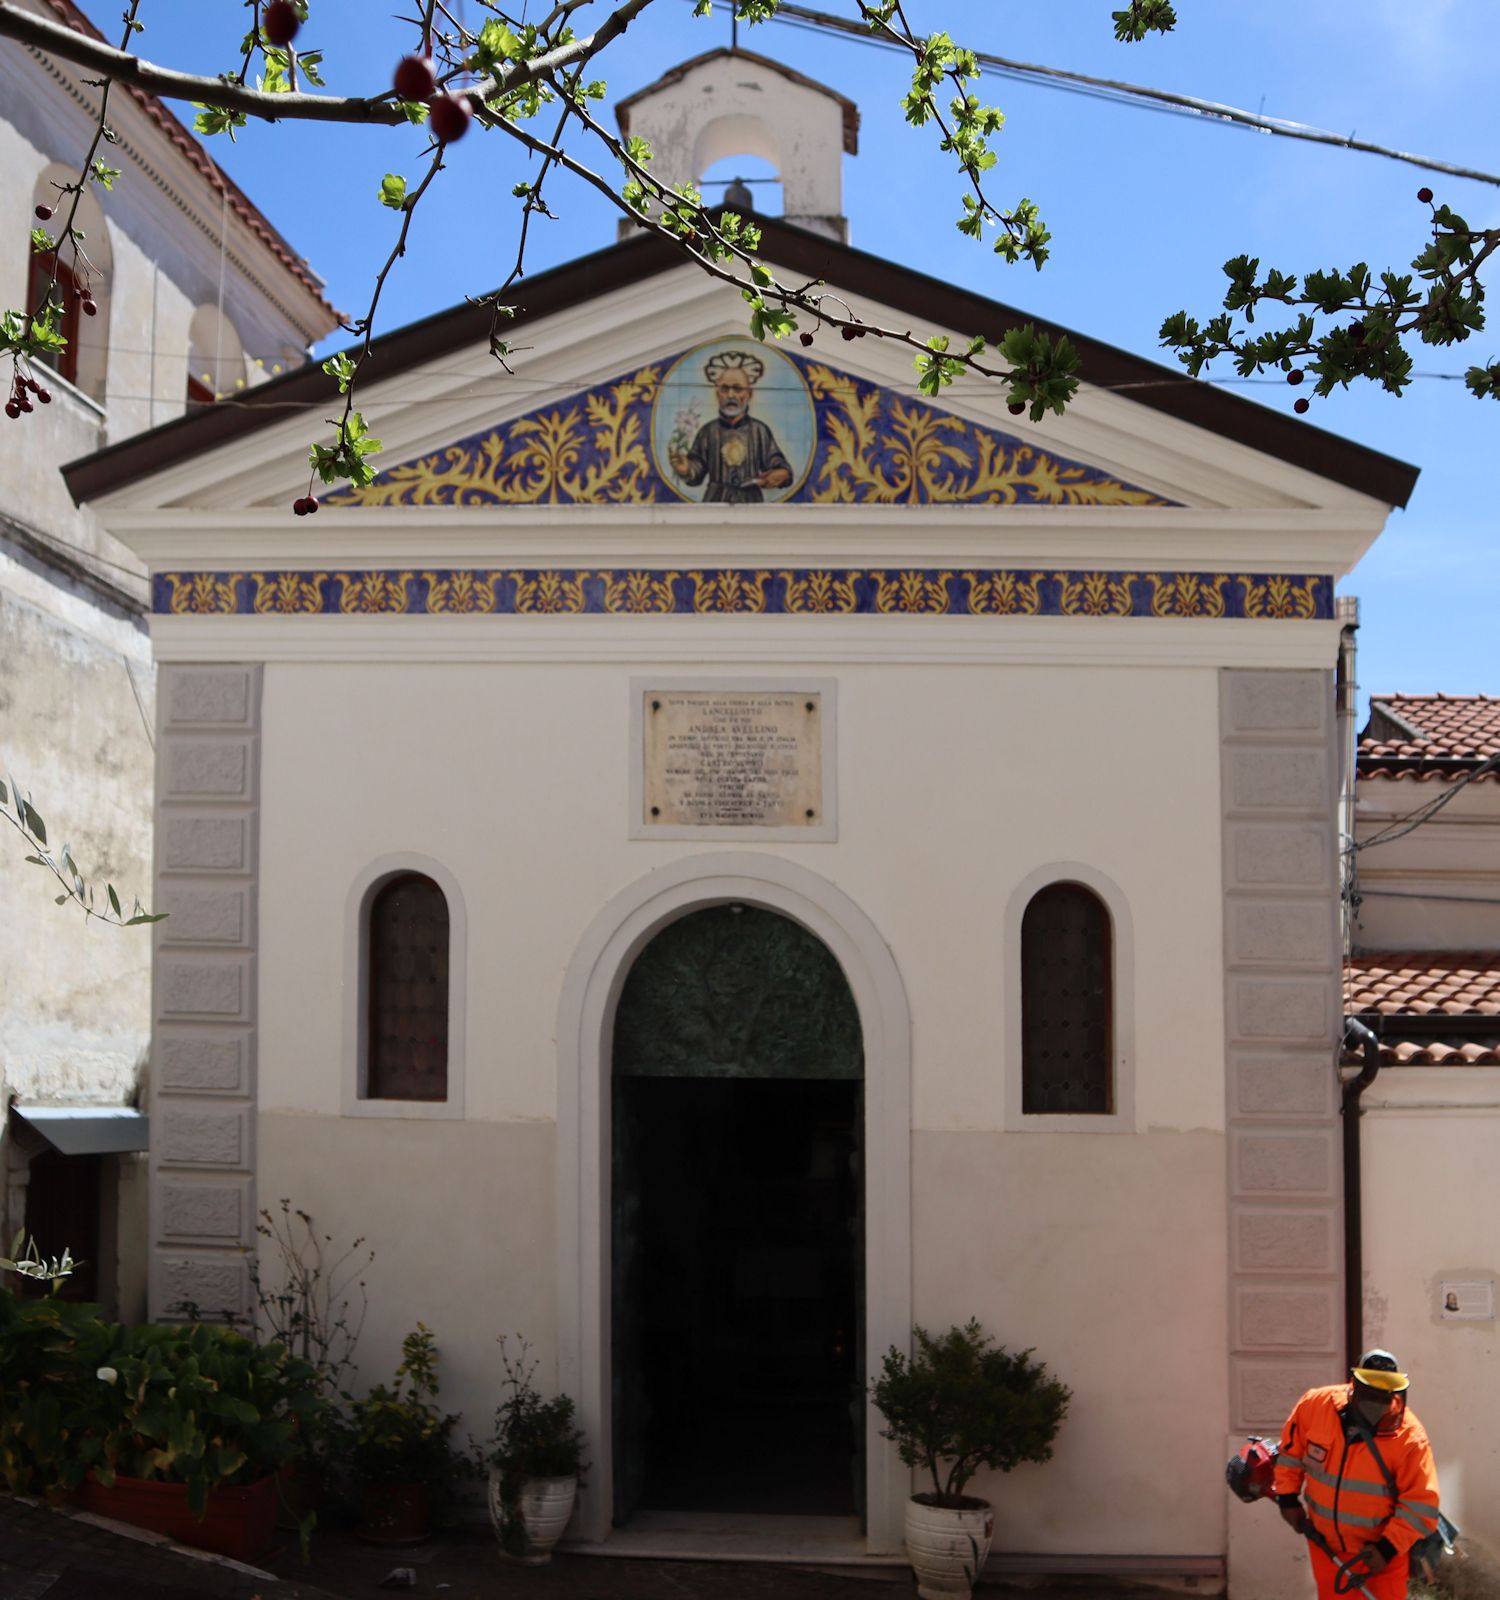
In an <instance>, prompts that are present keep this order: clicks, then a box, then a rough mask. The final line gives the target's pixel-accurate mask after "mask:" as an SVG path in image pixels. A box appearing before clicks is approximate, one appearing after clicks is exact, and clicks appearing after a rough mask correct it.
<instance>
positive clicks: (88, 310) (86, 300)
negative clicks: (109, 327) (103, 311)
mask: <svg viewBox="0 0 1500 1600" xmlns="http://www.w3.org/2000/svg"><path fill="white" fill-rule="evenodd" d="M83 314H84V316H86V317H97V316H98V315H99V307H98V306H97V305H96V304H95V302H94V298H93V296H92V295H85V296H84V297H83Z"/></svg>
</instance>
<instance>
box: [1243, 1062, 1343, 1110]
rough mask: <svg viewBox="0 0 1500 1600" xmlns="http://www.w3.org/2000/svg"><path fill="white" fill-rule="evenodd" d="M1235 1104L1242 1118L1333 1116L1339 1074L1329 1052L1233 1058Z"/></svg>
mask: <svg viewBox="0 0 1500 1600" xmlns="http://www.w3.org/2000/svg"><path fill="white" fill-rule="evenodd" d="M1229 1072H1230V1082H1231V1092H1232V1098H1231V1104H1232V1105H1233V1107H1234V1111H1235V1113H1236V1114H1237V1115H1239V1116H1242V1117H1329V1116H1332V1115H1333V1113H1334V1091H1335V1089H1336V1088H1337V1086H1338V1085H1337V1074H1336V1073H1335V1071H1334V1069H1333V1062H1332V1061H1331V1060H1330V1059H1329V1057H1328V1055H1327V1054H1326V1053H1321V1054H1316V1055H1315V1054H1313V1053H1311V1052H1309V1053H1308V1054H1306V1055H1285V1056H1239V1057H1232V1058H1231V1060H1230V1066H1229Z"/></svg>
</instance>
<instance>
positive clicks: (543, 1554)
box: [489, 1467, 578, 1567]
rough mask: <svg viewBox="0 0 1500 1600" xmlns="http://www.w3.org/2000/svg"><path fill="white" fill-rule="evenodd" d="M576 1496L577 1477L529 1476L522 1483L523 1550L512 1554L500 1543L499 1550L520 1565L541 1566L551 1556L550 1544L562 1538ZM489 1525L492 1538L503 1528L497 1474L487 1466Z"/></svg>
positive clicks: (502, 1512) (498, 1477)
mask: <svg viewBox="0 0 1500 1600" xmlns="http://www.w3.org/2000/svg"><path fill="white" fill-rule="evenodd" d="M577 1497H578V1479H577V1477H576V1476H569V1477H566V1478H528V1479H527V1480H526V1482H525V1483H523V1484H522V1485H521V1525H522V1526H523V1527H524V1528H525V1529H526V1551H525V1554H523V1555H518V1556H516V1555H511V1553H510V1552H509V1551H508V1550H506V1548H505V1546H504V1544H503V1543H502V1544H501V1547H500V1553H501V1555H503V1556H505V1557H507V1559H509V1560H512V1561H519V1562H520V1563H521V1564H522V1565H523V1566H528V1567H541V1566H545V1565H546V1564H547V1562H549V1561H550V1560H551V1559H552V1550H553V1546H555V1545H556V1543H557V1541H558V1540H559V1539H561V1538H562V1535H563V1529H564V1528H566V1527H567V1525H568V1518H569V1517H571V1516H572V1515H573V1502H574V1500H575V1499H576V1498H577ZM489 1502H490V1525H491V1526H492V1527H493V1528H494V1530H495V1537H496V1538H497V1539H500V1538H501V1537H502V1534H503V1531H504V1523H505V1517H504V1510H503V1508H502V1506H501V1504H500V1473H499V1470H498V1469H497V1468H495V1467H491V1468H490V1495H489Z"/></svg>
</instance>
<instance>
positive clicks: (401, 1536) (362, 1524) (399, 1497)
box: [359, 1483, 432, 1544]
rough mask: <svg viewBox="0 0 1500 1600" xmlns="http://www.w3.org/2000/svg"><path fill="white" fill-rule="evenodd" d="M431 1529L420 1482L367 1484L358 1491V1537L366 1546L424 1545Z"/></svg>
mask: <svg viewBox="0 0 1500 1600" xmlns="http://www.w3.org/2000/svg"><path fill="white" fill-rule="evenodd" d="M431 1528H432V1518H431V1514H430V1511H429V1508H428V1504H427V1490H426V1488H425V1487H424V1486H423V1485H422V1484H420V1483H367V1484H365V1485H364V1487H363V1488H362V1489H361V1490H360V1491H359V1536H360V1538H361V1539H363V1540H364V1541H365V1543H366V1544H421V1542H422V1541H423V1540H424V1539H425V1538H426V1537H427V1535H428V1533H429V1532H430V1531H431Z"/></svg>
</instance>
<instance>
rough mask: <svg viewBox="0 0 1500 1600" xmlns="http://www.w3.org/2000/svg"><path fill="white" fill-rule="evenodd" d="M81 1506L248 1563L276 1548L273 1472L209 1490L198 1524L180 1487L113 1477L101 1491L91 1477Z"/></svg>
mask: <svg viewBox="0 0 1500 1600" xmlns="http://www.w3.org/2000/svg"><path fill="white" fill-rule="evenodd" d="M83 1508H84V1510H85V1511H91V1512H93V1514H94V1515H95V1516H98V1517H113V1518H114V1520H115V1521H116V1522H129V1523H131V1524H133V1525H134V1526H135V1527H137V1528H149V1529H150V1530H151V1531H152V1532H153V1533H161V1534H165V1535H166V1537H167V1538H169V1539H174V1540H176V1542H177V1543H178V1544H186V1545H191V1546H192V1547H193V1548H194V1549H195V1550H211V1551H212V1552H213V1553H214V1554H215V1555H220V1556H228V1557H229V1558H230V1559H231V1560H233V1561H244V1562H248V1563H250V1564H251V1565H254V1564H255V1563H256V1562H258V1561H264V1560H265V1558H266V1557H267V1556H268V1555H270V1553H271V1551H272V1550H273V1549H274V1548H275V1545H276V1474H275V1473H268V1474H267V1475H266V1476H265V1477H264V1478H258V1479H257V1480H256V1481H255V1482H254V1483H247V1484H244V1485H236V1486H231V1487H223V1488H218V1489H210V1490H209V1492H208V1504H207V1506H206V1507H205V1509H204V1514H203V1517H202V1519H201V1520H200V1519H199V1518H198V1517H197V1516H196V1515H195V1514H194V1512H193V1511H192V1509H191V1508H190V1507H189V1505H188V1500H187V1485H186V1484H185V1483H159V1482H157V1481H155V1480H154V1479H150V1478H127V1477H125V1476H124V1475H122V1474H117V1475H116V1477H115V1481H114V1483H113V1484H111V1485H110V1486H109V1487H108V1488H106V1487H105V1486H104V1485H103V1484H102V1483H100V1482H99V1480H98V1479H97V1478H96V1477H95V1476H94V1475H93V1473H90V1474H89V1476H88V1480H87V1482H86V1483H85V1484H84V1488H83Z"/></svg>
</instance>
